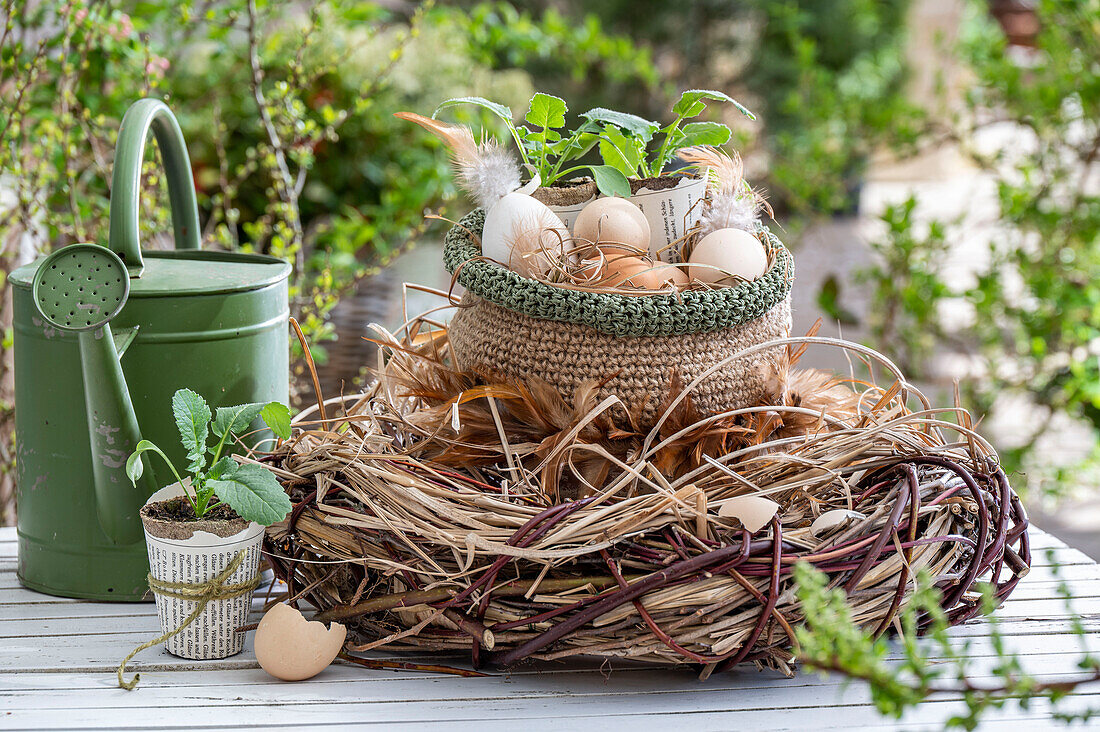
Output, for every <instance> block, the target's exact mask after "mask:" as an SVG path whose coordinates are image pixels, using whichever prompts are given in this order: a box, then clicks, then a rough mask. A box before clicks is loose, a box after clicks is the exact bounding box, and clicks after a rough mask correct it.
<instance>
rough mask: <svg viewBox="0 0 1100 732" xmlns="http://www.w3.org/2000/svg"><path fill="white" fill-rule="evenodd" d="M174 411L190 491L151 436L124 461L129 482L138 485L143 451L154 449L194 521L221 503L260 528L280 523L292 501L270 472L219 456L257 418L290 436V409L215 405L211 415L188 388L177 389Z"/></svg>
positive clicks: (276, 404) (279, 433)
mask: <svg viewBox="0 0 1100 732" xmlns="http://www.w3.org/2000/svg"><path fill="white" fill-rule="evenodd" d="M172 413H173V415H174V416H175V418H176V425H177V426H178V427H179V431H180V441H181V442H182V444H183V447H184V449H185V450H187V459H188V460H189V461H190V462H189V463H188V465H187V470H188V471H189V472H190V473H191V486H190V489H189V490H188V488H187V487H186V485H185V483H184V479H183V478H182V477H181V476H180V474H179V471H177V470H176V466H175V465H173V464H172V461H171V460H170V459H169V458H168V456H167V455H165V454H164V451H163V450H161V449H160V448H159V447H157V446H156V445H154V444H153V443H152V442H150V441H149V440H142V441H141V442H139V443H138V444H137V448H136V449H135V450H134V452H133V454H131V455H130V457H129V459H128V460H127V461H126V474H127V475H128V476H129V477H130V480H131V481H134V482H135V483H136V482H137V480H138V478H140V477H141V475H142V472H143V471H144V465H143V463H142V460H141V455H142V453H145V452H153V453H156V454H157V455H160V457H161V458H162V459H163V460H164V462H165V463H166V464H167V465H168V469H169V470H171V471H172V475H174V476H175V478H176V480H177V481H179V484H180V486H181V487H183V488H184V493H183V494H184V497H186V499H187V501H188V503H190V505H191V508H192V509H193V510H194V512H195V518H196V519H201V518H203V517H204V516H206V515H207V514H208V513H210V511H212V510H213V509H214V508H215V507H217V506H220V505H222V504H223V503H224V504H226V505H228V506H229V508H231V509H233V511H235V512H236V514H237V515H238V516H240V517H241V518H243V519H245V520H247V521H254V522H256V523H258V524H260V525H262V526H270V525H271V524H273V523H275V522H277V521H281V520H282V519H283V518H284V517H285V516H286V515H287V513H289V512H290V508H291V506H290V499H289V498H287V495H286V493H285V492H284V491H283V488H282V486H280V485H279V481H278V480H276V479H275V475H274V474H273V473H272V472H271V471H270V470H268V469H267V468H265V467H263V466H262V465H256V464H254V463H245V464H241V463H238V462H237V461H236V460H234V459H233V457H232V456H231V455H224V454H223V453H224V452H225V451H226V450H227V449H228V448H231V447H232V441H233V439H234V438H236V437H238V436H239V435H241V434H242V433H244V432H245V431H246V430H247V429H248V426H249V424H251V423H252V421H253V420H254V419H256V418H257V417H259V418H260V419H261V420H263V422H264V424H266V425H267V426H268V427H269V428H270V429H271V431H272V432H274V433H275V435H277V436H278V437H281V438H283V439H287V438H289V437H290V409H289V408H288V407H287V406H286V405H285V404H280V403H279V402H269V403H267V404H261V403H256V404H241V405H238V406H235V407H219V408H218V409H217V410H216V411H215V412H214V413H213V414H211V412H210V407H209V406H208V405H207V403H206V401H205V400H204V399H203V398H202V397H201V396H199V395H198V394H196V393H195V392H193V391H191V390H190V389H180V390H178V391H177V392H176V393H175V394H174V395H173V396H172ZM211 435H213V436H214V437H215V438H216V439H217V442H216V443H215V444H214V445H213V446H212V447H210V446H208V445H207V443H208V441H209V439H210V436H211ZM208 458H209V460H208Z"/></svg>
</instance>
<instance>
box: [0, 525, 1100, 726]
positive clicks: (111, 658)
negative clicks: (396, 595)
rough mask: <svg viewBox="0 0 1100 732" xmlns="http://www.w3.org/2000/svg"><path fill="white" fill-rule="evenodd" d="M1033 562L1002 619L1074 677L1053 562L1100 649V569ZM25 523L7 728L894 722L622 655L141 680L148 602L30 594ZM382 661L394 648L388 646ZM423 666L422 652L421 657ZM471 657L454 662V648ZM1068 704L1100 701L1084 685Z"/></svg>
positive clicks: (837, 697)
mask: <svg viewBox="0 0 1100 732" xmlns="http://www.w3.org/2000/svg"><path fill="white" fill-rule="evenodd" d="M1033 540H1034V544H1035V547H1036V548H1035V557H1034V568H1033V570H1032V572H1031V573H1030V574H1029V575H1028V576H1027V577H1026V578H1025V579H1024V580H1023V581H1022V582H1021V584H1020V585H1019V587H1018V588H1017V589H1016V592H1015V593H1014V595H1013V596H1012V597H1011V598H1010V599H1009V601H1008V602H1007V603H1006V604H1005V606H1004V607H1003V608H1001V609H1000V610H999V611H998V613H997V615H998V617H999V618H1000V620H1001V623H1002V627H1003V629H1004V630H1005V632H1006V633H1007V634H1009V635H1011V637H1012V647H1013V648H1014V649H1015V650H1017V651H1019V652H1021V653H1024V654H1026V656H1027V662H1026V667H1027V668H1028V669H1029V670H1030V671H1032V672H1035V673H1039V674H1043V675H1044V676H1049V677H1058V676H1066V675H1071V674H1072V673H1073V671H1074V668H1073V665H1074V663H1075V662H1076V660H1077V658H1078V655H1079V652H1080V648H1081V645H1080V643H1079V640H1078V639H1077V638H1076V637H1074V636H1072V635H1070V625H1069V622H1068V620H1067V610H1066V607H1065V603H1064V602H1063V601H1062V600H1061V599H1059V598H1058V595H1057V593H1056V588H1057V584H1058V582H1057V580H1056V578H1055V575H1054V573H1053V570H1052V568H1051V564H1052V562H1051V560H1050V559H1048V557H1047V556H1046V552H1045V549H1051V550H1052V551H1053V554H1054V557H1053V563H1055V564H1058V565H1061V566H1062V567H1063V569H1062V570H1061V576H1062V578H1063V579H1066V580H1068V581H1069V583H1070V584H1071V586H1072V587H1073V588H1074V591H1075V594H1076V595H1077V597H1078V598H1079V599H1077V600H1076V601H1075V605H1074V608H1075V610H1076V611H1077V612H1078V613H1080V614H1082V615H1083V616H1084V622H1085V628H1086V629H1087V631H1088V635H1087V637H1086V641H1085V643H1086V646H1087V647H1088V648H1089V649H1090V650H1093V651H1096V650H1098V649H1100V566H1098V565H1097V564H1096V563H1094V562H1093V561H1092V560H1090V559H1089V558H1088V557H1086V556H1085V555H1084V554H1082V553H1081V552H1078V551H1076V550H1074V549H1069V548H1067V547H1065V546H1064V545H1063V544H1062V543H1061V542H1059V541H1057V540H1056V539H1053V538H1052V537H1050V536H1048V535H1046V534H1043V533H1042V532H1039V531H1037V530H1033ZM15 565H16V543H15V530H14V529H0V729H5V730H6V729H33V730H54V729H112V730H122V729H273V728H290V729H295V730H306V729H309V730H312V729H317V730H320V729H337V728H338V729H340V730H348V729H360V728H367V727H372V728H384V729H386V730H404V729H410V730H412V729H415V730H437V729H446V730H457V729H471V730H479V731H481V730H485V731H490V730H508V732H534V731H536V730H553V731H554V732H563V730H574V729H596V730H599V731H600V732H607V731H608V730H618V729H627V730H631V731H632V732H640V731H641V730H657V729H661V730H663V729H690V730H692V732H703V731H704V730H734V729H736V730H772V729H834V728H845V729H858V728H870V727H891V726H895V725H896V724H897V723H895V722H894V721H893V720H891V719H886V718H882V717H879V716H878V715H877V714H876V713H875V711H874V710H873V708H872V707H871V706H870V705H869V696H868V693H867V690H866V688H865V687H864V686H863V685H862V684H859V683H852V684H848V685H846V684H845V683H844V681H843V679H841V678H839V677H834V676H829V677H824V678H823V677H819V676H815V675H809V674H803V675H799V676H797V677H796V678H794V679H785V678H783V677H781V676H779V675H776V674H760V673H757V672H756V671H755V670H753V669H751V668H747V669H745V670H744V671H740V672H736V673H732V674H726V675H723V676H715V677H712V678H711V679H710V680H709V681H707V682H705V683H701V682H699V681H698V680H697V678H696V677H695V676H694V675H693V674H692V673H691V672H689V671H687V670H684V671H668V670H655V669H653V668H652V667H645V666H639V665H636V664H628V663H616V664H613V665H612V667H611V669H608V668H606V667H605V668H603V669H601V668H600V667H599V666H598V665H597V664H595V663H590V664H587V665H585V664H584V663H573V664H568V665H564V664H563V665H544V666H543V667H541V668H539V669H534V668H530V669H525V670H521V671H515V672H512V673H502V674H495V675H493V676H492V677H489V678H461V677H457V676H451V675H445V674H427V673H417V672H408V671H375V670H369V669H364V668H359V667H355V666H350V665H343V664H336V665H333V666H332V667H330V668H329V669H328V670H326V671H325V672H324V673H322V674H321V675H320V676H318V677H316V678H315V679H313V680H310V681H303V682H298V683H293V684H291V683H283V682H279V681H275V680H273V679H271V678H270V677H269V676H267V675H266V674H265V673H264V672H263V671H262V670H260V668H259V667H258V665H257V664H256V661H255V658H254V657H253V655H252V647H251V634H250V637H249V642H248V643H247V645H246V646H245V651H244V652H243V653H242V654H240V655H238V656H236V657H233V658H229V659H225V660H222V661H207V662H194V661H185V660H183V659H179V658H175V657H173V656H170V655H168V654H167V652H165V651H164V650H163V649H162V648H161V647H159V646H158V647H156V648H150V649H148V650H146V651H144V652H142V653H141V654H140V655H139V656H138V657H137V658H136V659H135V660H134V661H133V662H132V665H131V667H130V670H131V672H132V671H141V672H142V680H141V684H140V686H139V687H138V688H137V690H135V691H130V692H128V691H124V690H122V689H119V688H118V687H117V686H116V682H115V673H114V671H115V667H116V665H117V664H118V662H119V661H120V660H121V659H122V658H123V656H125V655H126V654H127V653H128V652H129V651H130V650H131V649H132V648H133V647H134V646H136V645H138V644H139V643H141V642H143V641H145V640H148V639H150V638H152V637H155V635H156V634H157V633H159V628H158V625H157V619H156V614H155V612H154V610H153V605H152V603H144V604H108V603H99V602H86V601H78V600H67V599H62V598H56V597H51V596H48V595H42V594H39V593H36V592H32V591H30V590H26V589H23V588H22V587H20V586H19V582H18V580H17V579H16V576H15ZM952 633H953V634H954V635H955V636H957V637H958V638H959V640H960V643H961V642H963V641H964V639H968V640H970V641H971V642H972V643H973V647H972V652H971V655H972V657H974V658H975V660H976V663H977V664H978V668H979V669H982V668H988V667H989V665H990V664H991V654H992V652H991V650H990V647H989V643H988V640H986V637H987V634H988V625H987V624H986V622H984V621H981V620H979V621H974V622H971V623H969V624H967V625H963V626H960V627H958V628H955V629H953V630H952ZM379 657H380V658H386V657H387V656H379ZM417 660H420V661H422V662H423V661H424V659H423V658H420V659H417ZM445 662H449V663H451V664H461V663H462V661H461V660H460V659H457V658H451V659H445ZM1067 701H1068V703H1069V707H1071V708H1076V709H1081V708H1087V707H1100V688H1098V687H1095V686H1094V687H1087V688H1086V689H1085V690H1083V691H1082V692H1081V693H1079V694H1078V695H1077V696H1075V697H1074V698H1071V699H1069V700H1067ZM957 708H958V702H957V701H953V700H950V699H948V700H940V701H935V702H926V703H925V704H922V705H921V706H920V707H919V708H918V709H917V710H916V712H915V713H913V714H910V715H909V716H907V717H906V718H905V720H904V723H903V724H902V725H901V726H902V727H904V728H906V729H921V728H941V727H942V721H943V720H944V719H946V718H947V717H948V716H949V714H950V713H951V712H952V710H953V709H957ZM987 726H988V727H989V728H996V729H1002V728H1020V729H1029V730H1031V729H1036V728H1043V727H1046V726H1054V722H1053V721H1052V720H1051V718H1050V716H1049V708H1048V707H1047V706H1046V705H1045V703H1038V704H1035V705H1033V706H1032V709H1030V710H1029V711H1020V710H1018V709H1012V710H1008V711H1006V712H1003V713H1000V714H998V715H995V716H992V717H990V718H989V721H988V723H987Z"/></svg>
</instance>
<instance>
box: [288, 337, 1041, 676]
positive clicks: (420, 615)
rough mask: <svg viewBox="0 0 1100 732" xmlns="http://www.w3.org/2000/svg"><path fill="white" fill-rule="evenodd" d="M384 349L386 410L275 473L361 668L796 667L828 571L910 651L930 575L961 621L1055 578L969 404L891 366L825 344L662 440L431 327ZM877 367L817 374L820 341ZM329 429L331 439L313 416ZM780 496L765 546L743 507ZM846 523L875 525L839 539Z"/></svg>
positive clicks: (679, 387) (798, 349)
mask: <svg viewBox="0 0 1100 732" xmlns="http://www.w3.org/2000/svg"><path fill="white" fill-rule="evenodd" d="M379 342H380V343H382V345H383V349H382V350H383V352H384V355H383V356H380V358H379V364H378V367H377V377H378V379H377V381H376V382H375V383H374V384H373V386H372V387H371V388H370V389H369V390H368V391H367V392H366V393H364V394H361V395H356V396H354V397H346V398H345V397H341V398H337V399H331V400H329V401H328V402H327V404H326V406H327V410H325V412H324V413H325V414H327V415H333V414H335V416H328V417H327V418H322V419H317V417H318V415H319V411H318V410H316V409H314V410H309V411H308V412H307V413H305V414H303V415H302V416H301V417H300V418H299V423H298V424H299V426H300V427H302V428H303V429H302V431H301V432H300V434H299V435H298V436H297V437H296V438H295V439H294V440H292V441H290V442H288V443H286V444H284V445H283V446H282V447H281V448H280V449H279V451H278V452H277V453H275V454H274V455H273V456H271V458H270V460H271V462H272V464H273V467H274V468H275V470H276V472H277V474H278V475H279V476H280V477H281V479H282V480H283V482H284V484H285V485H286V486H287V488H288V490H289V491H290V492H291V494H292V498H293V500H294V503H295V508H294V510H293V512H292V514H291V515H290V516H289V518H288V520H287V521H285V522H283V523H282V524H279V525H276V526H273V527H271V528H270V529H269V530H268V534H267V543H266V548H267V551H268V552H269V554H270V555H271V557H272V561H273V563H274V566H275V569H276V572H277V573H278V575H279V576H280V577H282V578H283V579H285V580H286V581H287V583H288V584H289V586H290V594H291V596H294V597H297V598H300V599H302V600H304V601H307V602H308V603H311V604H313V605H314V606H315V607H316V608H317V609H318V610H319V611H320V612H319V618H320V619H322V620H339V621H341V622H345V623H348V624H349V625H350V629H351V630H352V637H353V640H352V641H350V643H351V645H350V646H349V650H353V651H355V650H358V651H362V650H368V649H374V648H387V649H416V650H430V651H453V650H456V649H465V650H468V651H469V652H470V653H471V654H472V661H473V664H474V666H475V667H477V666H483V665H486V666H511V665H513V664H516V663H518V662H521V661H523V660H525V659H531V658H535V659H560V658H565V657H569V656H576V655H591V656H597V657H605V658H607V657H621V658H634V659H642V660H646V661H651V662H659V663H668V664H683V663H688V664H696V665H698V666H699V667H700V669H701V672H702V674H703V675H704V676H705V675H709V674H710V673H712V672H714V671H716V670H725V669H728V668H730V667H732V666H734V665H735V664H738V663H741V662H748V661H751V662H755V663H756V664H757V665H758V666H760V667H766V668H773V669H778V670H780V671H782V672H784V673H793V663H792V659H793V653H792V643H793V641H792V636H793V633H792V630H791V628H792V626H794V625H796V624H798V623H799V622H801V621H802V619H803V618H802V614H801V612H802V611H801V609H800V606H799V603H798V600H797V597H796V595H795V592H794V587H793V582H792V579H791V570H792V567H793V565H794V564H795V563H796V562H800V561H805V562H810V563H812V564H813V565H814V566H816V567H817V568H818V569H820V570H822V571H823V572H825V573H827V574H828V576H829V577H830V579H831V582H832V584H833V585H834V586H839V587H843V588H844V589H845V590H846V591H847V592H848V597H849V600H850V603H851V605H852V610H853V614H854V616H855V618H856V619H857V620H858V621H859V622H861V623H862V624H863V625H864V626H866V627H868V628H870V629H873V630H875V631H877V632H884V631H886V630H887V629H889V628H891V627H894V626H896V625H897V624H896V623H895V622H894V621H895V618H896V617H897V613H898V610H899V608H900V607H902V606H903V605H904V604H905V602H906V598H907V597H908V594H909V592H910V591H911V590H912V588H913V585H914V581H915V576H916V574H917V573H918V572H926V573H927V574H928V575H930V576H931V577H932V578H933V579H934V581H935V583H936V585H937V586H938V587H939V588H940V589H941V590H942V591H943V598H944V600H943V603H944V608H945V610H946V611H947V614H948V617H949V619H950V620H951V621H952V622H962V621H964V620H966V619H968V618H971V617H973V616H974V615H976V614H978V613H979V612H980V610H981V606H980V601H979V595H978V593H977V592H976V589H975V583H976V582H978V581H979V580H985V581H989V582H991V583H992V584H993V587H994V594H995V596H996V598H997V599H998V600H1000V599H1003V598H1004V597H1005V596H1007V594H1008V593H1009V592H1010V591H1011V590H1012V589H1013V587H1014V586H1015V585H1016V583H1017V582H1018V581H1019V579H1020V578H1021V577H1022V576H1023V575H1024V574H1026V572H1027V568H1028V565H1029V564H1030V551H1029V546H1028V537H1027V518H1026V516H1025V514H1024V511H1023V509H1022V507H1021V505H1020V502H1019V499H1018V498H1017V497H1016V496H1015V494H1014V493H1013V492H1012V490H1011V489H1010V487H1009V485H1008V482H1007V480H1006V479H1005V476H1004V473H1003V472H1002V471H1001V469H1000V468H999V466H998V462H997V456H996V453H995V452H994V450H993V449H992V448H991V447H990V445H989V444H988V443H987V442H986V441H985V440H983V439H982V438H981V436H979V435H978V434H976V433H975V432H974V430H973V426H972V423H971V419H970V416H969V415H968V414H967V413H966V412H965V411H964V410H962V409H960V408H959V407H958V406H954V407H950V408H933V407H932V406H930V404H929V403H928V400H927V399H925V398H924V397H923V395H921V394H920V392H919V391H917V390H916V389H915V388H914V387H913V386H912V385H911V384H909V383H908V382H907V381H906V380H905V378H904V376H903V375H902V374H901V372H900V371H899V370H898V369H897V368H896V367H895V366H894V365H893V364H892V363H891V362H890V361H889V360H888V359H886V358H885V357H883V356H881V355H880V354H878V353H876V352H874V351H872V350H870V349H867V348H865V347H862V346H859V345H856V344H852V343H847V342H843V341H837V340H833V339H828V338H818V337H814V336H813V335H812V334H811V335H809V336H805V337H800V338H786V339H782V340H779V341H775V342H772V343H770V344H761V345H759V346H754V347H753V348H750V349H746V350H745V351H744V352H743V353H742V354H740V355H737V356H733V357H731V359H733V360H736V358H743V357H746V356H748V355H749V353H750V352H751V351H752V350H753V349H754V348H765V347H772V346H776V345H779V346H781V347H782V350H783V351H784V353H785V357H784V359H783V360H782V363H781V364H780V365H779V366H778V367H777V368H776V370H775V373H773V374H772V375H771V378H770V382H769V383H770V388H769V393H768V395H767V398H766V399H764V400H763V401H762V402H761V403H760V404H758V405H756V406H752V407H747V408H744V409H738V410H734V411H732V412H729V413H724V414H704V413H701V412H699V411H698V410H696V409H695V408H694V406H693V404H692V398H691V396H692V392H693V390H694V389H696V388H698V385H699V384H700V383H701V382H702V381H704V380H705V378H706V377H705V375H704V376H701V377H699V378H698V379H696V380H695V381H693V382H692V383H687V384H676V388H675V389H674V390H673V392H674V394H675V396H673V397H671V398H669V399H668V400H667V401H666V403H665V404H663V405H662V417H661V419H660V420H659V421H658V423H657V425H656V426H654V427H653V428H652V429H648V430H642V429H639V428H636V427H635V426H634V423H633V422H632V420H631V417H630V411H631V405H623V404H621V403H619V402H618V401H617V400H616V399H615V398H614V397H610V398H606V399H603V400H600V401H597V400H596V398H595V396H594V395H595V394H596V392H597V389H598V385H597V384H590V385H586V386H585V387H582V388H579V389H578V392H577V394H576V395H575V398H574V400H573V401H572V403H569V402H567V401H566V400H563V399H562V398H561V397H560V396H558V395H557V392H556V391H555V390H553V389H551V388H548V387H546V386H545V385H544V384H541V383H539V382H537V381H534V380H531V381H526V382H524V381H514V382H510V383H486V382H485V381H483V380H480V379H478V378H477V377H476V376H474V375H471V374H464V373H459V372H456V371H454V370H452V369H451V368H450V367H449V365H448V364H449V363H450V357H449V352H448V343H447V334H446V330H445V328H443V327H441V326H440V324H439V323H438V322H436V321H434V320H432V319H431V318H430V317H428V316H422V317H420V318H415V319H413V320H411V321H410V322H409V323H407V324H406V326H405V327H404V328H403V329H402V330H401V333H400V337H398V336H394V335H391V334H388V333H386V332H384V331H380V337H379ZM810 345H812V346H814V347H829V348H841V349H844V350H845V351H846V352H847V353H849V354H850V355H851V356H853V357H855V358H856V359H857V360H858V362H859V363H860V364H861V368H862V369H863V370H864V371H866V372H867V373H868V376H867V377H866V378H865V379H863V380H857V379H855V378H854V377H853V378H849V379H839V378H836V377H834V376H832V375H829V374H824V373H822V372H818V371H814V370H810V369H799V368H797V366H796V362H797V360H798V358H799V356H800V355H801V353H802V351H803V350H804V349H805V348H806V347H807V346H810ZM311 420H312V421H311ZM741 496H764V497H767V498H768V499H770V500H772V501H775V502H777V503H778V504H779V511H778V513H777V515H776V516H775V517H774V518H773V519H772V520H771V521H770V522H769V523H768V525H767V526H765V527H764V528H763V529H761V530H760V531H758V532H756V533H755V534H750V533H749V531H748V530H746V529H745V528H743V526H742V525H741V524H740V522H739V520H738V519H737V518H734V517H732V516H728V515H727V514H728V513H729V512H728V511H723V506H725V505H727V504H729V502H730V501H731V499H734V498H737V497H741ZM833 509H845V510H850V511H853V512H856V513H855V514H853V516H854V518H852V519H850V520H848V521H842V522H840V523H837V524H836V525H834V526H833V527H832V528H829V529H825V530H824V531H822V530H820V527H819V530H818V533H817V535H815V534H814V532H813V531H811V523H812V522H813V521H814V519H816V518H817V517H819V516H821V515H822V514H823V513H825V512H827V511H830V510H833Z"/></svg>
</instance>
